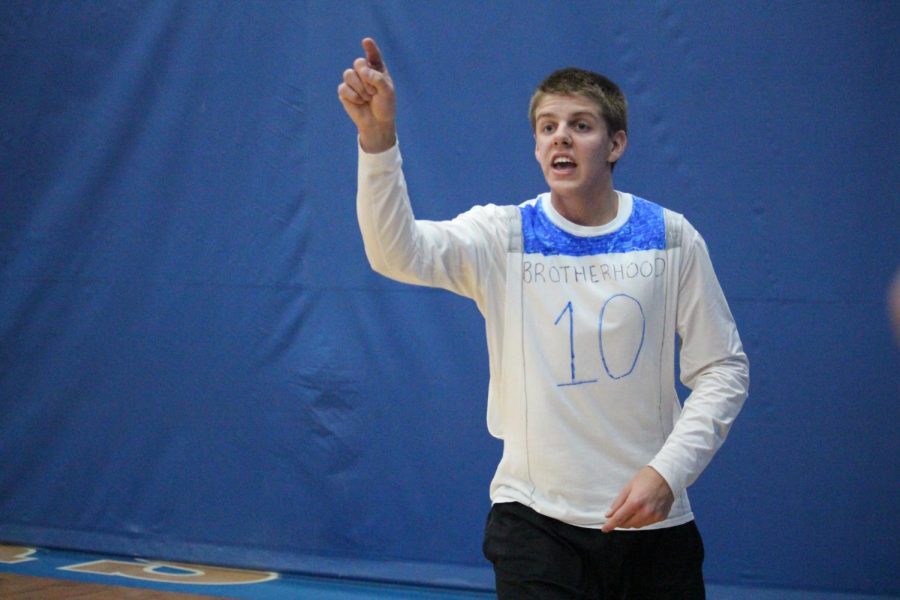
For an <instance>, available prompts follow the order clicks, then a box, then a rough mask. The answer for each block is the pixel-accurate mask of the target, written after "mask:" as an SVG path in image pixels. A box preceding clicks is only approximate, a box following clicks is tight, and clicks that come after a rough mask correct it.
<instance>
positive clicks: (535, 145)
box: [531, 133, 541, 164]
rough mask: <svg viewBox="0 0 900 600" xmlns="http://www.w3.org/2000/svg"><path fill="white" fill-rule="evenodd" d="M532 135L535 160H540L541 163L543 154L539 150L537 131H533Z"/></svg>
mask: <svg viewBox="0 0 900 600" xmlns="http://www.w3.org/2000/svg"><path fill="white" fill-rule="evenodd" d="M531 137H533V138H534V160H536V161H538V164H541V155H540V152H539V151H538V141H537V133H532V134H531Z"/></svg>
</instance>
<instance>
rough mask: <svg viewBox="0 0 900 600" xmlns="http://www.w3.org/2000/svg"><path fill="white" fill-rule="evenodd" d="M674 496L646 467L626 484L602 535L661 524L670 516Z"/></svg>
mask: <svg viewBox="0 0 900 600" xmlns="http://www.w3.org/2000/svg"><path fill="white" fill-rule="evenodd" d="M673 502H675V495H674V494H673V493H672V489H671V488H670V487H669V484H668V483H666V480H665V479H663V477H662V475H660V474H659V473H657V472H656V470H655V469H653V468H652V467H644V468H643V469H641V470H640V471H638V474H637V475H635V476H634V478H633V479H632V480H631V481H629V482H628V483H626V484H625V487H624V488H622V491H621V492H619V496H618V497H617V498H616V500H615V502H613V503H612V506H611V507H610V509H609V511H608V512H607V513H606V523H605V524H604V525H603V527H601V528H600V529H601V531H603V533H609V532H610V531H612V530H613V529H616V528H623V529H636V528H638V527H644V526H646V525H652V524H653V523H658V522H660V521H662V520H663V519H665V518H666V517H667V516H669V511H670V510H672V503H673Z"/></svg>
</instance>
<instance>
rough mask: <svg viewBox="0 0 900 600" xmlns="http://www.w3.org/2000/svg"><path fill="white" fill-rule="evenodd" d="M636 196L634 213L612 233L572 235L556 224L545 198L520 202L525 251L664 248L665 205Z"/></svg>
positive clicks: (547, 253)
mask: <svg viewBox="0 0 900 600" xmlns="http://www.w3.org/2000/svg"><path fill="white" fill-rule="evenodd" d="M633 198H634V202H633V205H632V210H631V216H630V217H629V218H628V220H627V221H626V222H625V224H624V225H622V227H620V228H619V229H617V230H616V231H614V232H612V233H609V234H606V235H598V236H594V237H581V236H577V235H572V234H571V233H568V232H567V231H563V230H562V229H560V228H559V227H557V226H556V225H554V224H553V223H552V222H551V221H550V219H549V218H548V217H547V214H546V213H545V212H544V210H543V208H542V207H541V203H542V202H543V200H538V201H537V202H535V203H534V204H526V205H523V206H520V207H519V211H520V212H521V214H522V239H523V241H524V242H525V248H524V251H525V253H526V254H543V255H544V256H556V255H565V256H592V255H595V254H616V253H622V252H637V251H640V250H665V248H666V223H665V219H664V217H663V208H662V207H661V206H659V205H658V204H654V203H653V202H650V201H648V200H644V199H643V198H638V197H637V196H633Z"/></svg>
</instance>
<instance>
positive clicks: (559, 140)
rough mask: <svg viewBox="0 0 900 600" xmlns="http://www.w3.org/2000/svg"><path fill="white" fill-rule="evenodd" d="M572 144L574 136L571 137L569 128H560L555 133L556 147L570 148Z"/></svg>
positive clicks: (562, 126) (554, 143)
mask: <svg viewBox="0 0 900 600" xmlns="http://www.w3.org/2000/svg"><path fill="white" fill-rule="evenodd" d="M571 143H572V136H571V135H569V128H568V127H566V126H565V125H561V126H559V127H558V128H557V129H556V131H554V132H553V145H554V146H568V145H569V144H571Z"/></svg>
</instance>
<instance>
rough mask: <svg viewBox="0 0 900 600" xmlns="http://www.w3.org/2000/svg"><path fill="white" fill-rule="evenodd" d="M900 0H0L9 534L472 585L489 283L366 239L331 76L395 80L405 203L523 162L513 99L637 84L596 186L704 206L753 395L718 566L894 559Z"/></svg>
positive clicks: (775, 573)
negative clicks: (625, 128) (427, 268)
mask: <svg viewBox="0 0 900 600" xmlns="http://www.w3.org/2000/svg"><path fill="white" fill-rule="evenodd" d="M898 34H900V4H898V3H896V2H891V1H881V2H879V1H871V2H833V1H826V2H811V1H801V2H787V1H776V2H756V1H753V2H698V1H685V2H673V1H671V0H659V1H653V2H651V1H646V2H586V1H573V2H567V3H555V2H491V3H483V2H475V1H469V0H465V1H460V2H452V3H446V2H440V3H439V2H399V1H398V2H362V1H359V2H353V1H339V2H325V1H321V2H319V1H307V2H287V1H271V2H270V1H237V0H233V1H213V0H199V1H187V0H185V1H181V2H179V1H174V0H158V1H153V2H143V1H140V2H139V1H128V0H121V1H117V2H108V1H106V0H102V1H100V0H81V1H78V2H63V1H56V0H54V1H46V0H7V1H6V2H3V3H0V460H2V468H0V540H4V541H7V542H18V543H27V544H35V545H45V546H52V547H62V548H72V549H85V550H91V551H100V552H112V553H124V554H129V555H137V556H147V557H161V558H169V559H172V560H182V561H194V562H205V563H214V564H227V565H235V566H247V567H265V568H269V569H280V570H291V571H300V572H307V573H319V574H328V575H339V576H343V577H359V578H373V579H385V580H394V581H417V582H421V583H429V584H450V585H459V586H470V587H489V586H490V585H491V582H492V576H491V574H490V571H489V569H488V565H487V563H486V562H485V561H484V559H483V558H482V557H481V554H480V544H481V534H482V528H483V523H484V518H485V515H486V513H487V510H488V509H489V499H488V495H487V487H488V483H489V481H490V479H491V476H492V475H493V469H494V467H495V465H496V461H497V459H498V457H499V452H500V448H499V444H498V443H497V442H496V441H495V440H492V439H491V438H490V437H489V436H488V434H487V432H486V427H485V397H486V390H487V357H486V348H485V343H484V339H483V323H482V320H481V317H480V315H479V314H478V312H477V309H476V308H475V306H474V304H473V303H472V302H470V301H468V300H466V299H462V298H459V297H456V296H453V295H451V294H449V293H447V292H441V291H436V290H430V289H424V288H416V287H409V286H403V285H400V284H396V283H393V282H390V281H387V280H385V279H382V278H380V277H379V276H377V275H375V274H374V273H372V272H371V271H370V269H369V267H368V265H367V263H366V260H365V256H364V253H363V249H362V243H361V240H360V236H359V231H358V227H357V225H356V221H355V218H356V214H355V207H354V198H355V187H356V182H355V175H356V145H355V132H354V130H353V127H352V124H351V123H350V122H349V120H348V119H347V118H346V116H345V115H344V113H343V111H342V109H341V106H340V104H339V103H338V101H337V95H336V87H337V84H338V83H339V81H340V77H341V72H342V71H343V69H345V68H346V67H347V66H349V65H350V64H351V62H352V61H353V59H354V58H356V57H357V56H359V55H360V53H361V50H360V47H359V40H360V39H361V38H362V37H364V36H366V35H371V36H373V37H375V38H376V39H377V40H378V41H379V42H380V44H381V46H382V49H383V51H384V53H385V60H386V61H387V64H388V66H389V68H390V69H391V71H392V73H393V76H394V79H395V81H396V84H397V86H398V94H399V110H400V124H399V128H400V139H401V146H402V149H403V152H404V157H405V165H406V173H407V178H408V181H409V185H410V189H411V191H412V194H413V203H414V207H415V209H416V211H417V214H418V216H420V217H423V218H432V219H441V218H449V217H452V216H454V215H456V214H457V213H459V212H461V211H463V210H465V209H467V208H468V207H470V206H471V205H473V204H476V203H487V202H494V203H518V202H521V201H523V200H526V199H528V198H531V197H533V196H534V195H536V194H537V193H539V192H542V191H544V190H545V184H544V182H543V180H542V178H541V175H540V171H539V169H538V168H537V165H536V164H535V163H534V159H533V145H532V144H533V141H532V138H531V132H530V129H529V124H528V122H527V119H526V107H527V103H528V99H529V96H530V93H531V91H532V89H533V87H534V86H535V85H536V84H537V83H538V82H539V81H540V79H541V78H543V76H545V75H546V74H548V73H549V72H550V71H551V70H553V69H555V68H558V67H561V66H567V65H577V66H582V67H586V68H589V69H594V70H597V71H600V72H603V73H605V74H607V75H609V76H610V77H611V78H613V79H614V80H617V81H618V82H619V83H620V84H621V85H622V87H623V88H624V90H625V92H626V93H627V94H628V97H629V103H630V111H631V113H630V114H631V121H630V138H629V147H628V150H627V152H626V155H625V157H624V159H623V160H622V161H621V163H620V165H619V166H618V167H617V169H616V173H615V177H616V185H617V187H618V188H619V189H623V190H627V191H632V192H634V193H637V194H640V195H641V196H643V197H646V198H649V199H651V200H655V201H657V202H659V203H661V204H664V205H666V206H668V207H670V208H672V209H674V210H677V211H679V212H683V213H685V214H686V215H687V216H688V218H689V219H690V220H691V221H692V222H693V223H694V225H696V226H697V228H698V229H699V230H700V231H701V232H702V233H703V234H704V236H705V238H706V240H707V242H708V244H709V247H710V250H711V254H712V257H713V261H714V264H715V266H716V269H717V272H718V275H719V278H720V281H721V283H722V286H723V288H724V290H725V292H726V295H727V296H728V298H729V301H730V303H731V307H732V311H733V312H734V314H735V317H736V319H737V322H738V326H739V328H740V331H741V333H742V337H743V339H744V343H745V347H746V350H747V353H748V355H749V357H750V360H751V379H752V382H751V394H750V398H749V399H748V401H747V404H746V407H745V410H744V412H743V413H742V415H741V417H740V418H739V419H738V421H737V423H736V424H735V426H734V429H733V430H732V434H731V437H730V439H729V440H728V442H727V443H726V444H725V446H724V448H723V450H722V451H721V452H720V454H719V456H718V457H717V458H716V459H715V460H714V461H713V464H712V465H711V467H710V468H709V469H708V470H707V472H706V473H705V474H704V475H703V476H702V477H701V479H700V481H699V482H698V483H697V484H695V485H694V486H693V488H692V491H691V494H692V502H693V504H694V508H695V511H696V513H697V516H698V523H699V525H700V528H701V530H702V531H703V533H704V536H705V542H706V549H707V562H706V575H707V579H708V580H710V581H713V582H720V583H728V584H737V585H746V586H767V587H791V588H799V589H820V590H837V591H842V590H843V591H857V592H869V593H895V594H896V593H900V579H898V577H897V573H900V561H898V557H900V525H898V519H897V518H896V515H895V511H896V507H897V506H898V505H900V473H898V457H900V443H898V435H897V424H898V422H900V409H898V400H900V378H898V357H900V354H898V349H897V340H896V339H895V338H894V337H893V336H892V332H891V330H890V327H889V321H888V318H887V314H886V308H885V294H886V290H887V287H888V284H889V282H890V280H891V278H892V276H893V274H894V272H895V271H896V270H897V269H898V268H900V235H898V234H900V216H898V189H900V177H898V168H897V164H898V156H900V153H898V143H897V133H898V131H900V127H898V124H900V123H898V111H897V106H900V90H898V81H900V56H898V53H900V51H898V45H897V40H898V39H900V35H898Z"/></svg>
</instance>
